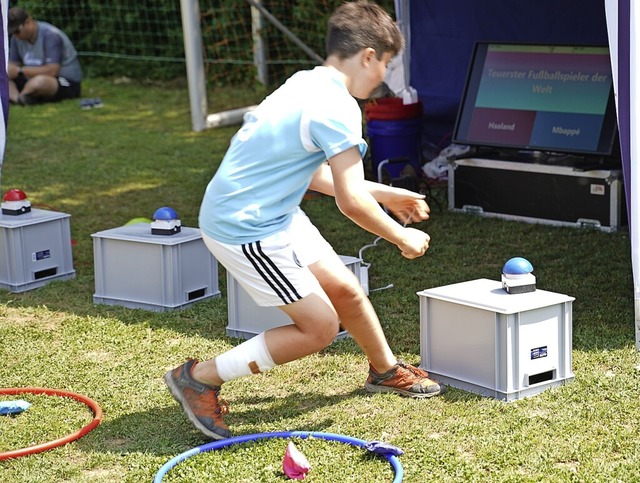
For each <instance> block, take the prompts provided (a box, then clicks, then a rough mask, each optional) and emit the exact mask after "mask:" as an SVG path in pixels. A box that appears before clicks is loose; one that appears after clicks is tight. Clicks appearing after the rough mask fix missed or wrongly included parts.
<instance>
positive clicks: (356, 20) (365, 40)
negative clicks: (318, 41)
mask: <svg viewBox="0 0 640 483" xmlns="http://www.w3.org/2000/svg"><path fill="white" fill-rule="evenodd" d="M403 46H404V38H403V37H402V33H401V32H400V29H398V26H397V25H396V23H395V22H394V20H393V19H392V18H391V16H390V15H389V14H388V13H387V12H385V10H384V9H382V8H381V7H380V6H379V5H376V4H375V3H372V2H369V1H367V0H356V1H353V2H347V3H344V4H342V5H341V6H339V7H338V8H337V9H336V10H335V11H334V12H333V14H332V15H331V17H330V18H329V28H328V31H327V41H326V47H327V56H329V55H336V56H337V57H338V58H339V59H346V58H348V57H351V56H352V55H355V54H357V53H358V52H360V51H361V50H362V49H366V48H368V47H371V48H372V49H374V50H375V51H376V57H377V58H378V59H381V58H382V56H383V54H384V53H385V52H391V54H392V56H393V55H396V54H397V53H398V52H400V50H401V49H402V47H403Z"/></svg>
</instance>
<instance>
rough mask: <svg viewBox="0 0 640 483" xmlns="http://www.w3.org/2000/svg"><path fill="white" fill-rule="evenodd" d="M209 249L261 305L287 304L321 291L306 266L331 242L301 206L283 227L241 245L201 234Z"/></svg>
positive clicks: (330, 251)
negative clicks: (280, 229) (262, 238)
mask: <svg viewBox="0 0 640 483" xmlns="http://www.w3.org/2000/svg"><path fill="white" fill-rule="evenodd" d="M202 239H203V240H204V243H205V245H206V246H207V248H208V249H209V251H210V252H211V253H212V254H213V256H214V257H216V259H217V260H218V262H219V263H221V264H222V265H223V266H224V267H225V268H226V269H227V271H228V272H229V273H230V274H231V275H232V276H233V278H235V279H236V281H237V282H238V283H239V284H240V285H241V286H242V288H244V289H245V290H246V291H247V293H248V294H249V295H250V296H251V298H252V299H253V300H254V302H255V303H256V304H258V305H259V306H261V307H276V306H281V305H287V304H290V303H292V302H296V301H298V300H300V299H303V298H304V297H306V296H307V295H309V294H311V293H319V292H321V291H322V289H321V288H320V284H319V283H318V280H317V279H316V277H315V276H314V275H313V273H311V271H310V270H309V268H308V266H309V265H311V264H313V263H315V262H317V261H319V260H321V259H322V258H324V257H326V256H330V255H335V252H334V250H333V248H332V247H331V245H329V243H328V242H327V241H326V240H325V239H324V237H323V236H322V235H321V234H320V232H319V231H318V229H317V228H316V227H315V226H313V224H312V223H311V220H309V218H308V217H307V215H305V214H304V212H303V211H302V210H301V209H298V211H297V212H296V213H295V214H294V215H293V218H292V220H291V223H290V224H289V226H288V227H287V228H285V229H284V230H282V231H280V232H278V233H276V234H274V235H271V236H269V237H267V238H265V239H264V240H260V241H257V242H253V243H247V244H244V245H229V244H227V243H221V242H219V241H217V240H214V239H212V238H211V237H209V236H207V235H205V234H204V233H203V234H202Z"/></svg>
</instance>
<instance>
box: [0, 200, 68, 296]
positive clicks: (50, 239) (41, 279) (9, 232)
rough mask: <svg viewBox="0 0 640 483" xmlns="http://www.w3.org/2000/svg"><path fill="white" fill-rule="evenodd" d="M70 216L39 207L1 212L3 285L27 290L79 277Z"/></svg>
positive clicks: (0, 270)
mask: <svg viewBox="0 0 640 483" xmlns="http://www.w3.org/2000/svg"><path fill="white" fill-rule="evenodd" d="M70 218H71V215H67V214H66V213H60V212H56V211H48V210H38V209H32V210H31V211H30V212H28V213H24V214H21V215H5V214H0V288H4V289H7V290H10V291H12V292H25V291H27V290H31V289H34V288H37V287H41V286H43V285H45V284H47V283H49V282H51V281H53V280H66V279H70V278H73V277H75V275H76V272H75V270H74V269H73V256H72V253H71V229H70V223H69V220H70Z"/></svg>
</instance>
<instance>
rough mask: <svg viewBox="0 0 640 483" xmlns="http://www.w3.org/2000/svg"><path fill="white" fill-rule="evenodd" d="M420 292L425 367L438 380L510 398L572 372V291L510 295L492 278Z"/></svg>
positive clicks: (550, 384)
mask: <svg viewBox="0 0 640 483" xmlns="http://www.w3.org/2000/svg"><path fill="white" fill-rule="evenodd" d="M418 295H419V297H420V357H421V367H423V368H424V369H426V370H427V371H429V373H430V374H431V375H432V376H433V377H434V379H437V380H439V381H442V382H443V383H445V384H447V385H450V386H453V387H457V388H460V389H464V390H467V391H471V392H474V393H477V394H480V395H483V396H490V397H494V398H497V399H502V400H506V401H512V400H516V399H520V398H523V397H527V396H532V395H534V394H538V393H540V392H542V391H544V390H545V389H547V388H550V387H554V386H558V385H561V384H564V383H566V382H568V381H570V380H572V379H573V378H574V375H573V372H572V371H571V348H572V302H573V300H575V299H574V298H573V297H569V296H567V295H561V294H557V293H553V292H547V291H544V290H539V289H538V290H536V291H535V292H529V293H522V294H508V293H507V292H505V291H504V290H503V289H502V284H501V283H500V282H498V281H493V280H487V279H479V280H473V281H470V282H462V283H456V284H453V285H447V286H444V287H438V288H433V289H429V290H424V291H422V292H418Z"/></svg>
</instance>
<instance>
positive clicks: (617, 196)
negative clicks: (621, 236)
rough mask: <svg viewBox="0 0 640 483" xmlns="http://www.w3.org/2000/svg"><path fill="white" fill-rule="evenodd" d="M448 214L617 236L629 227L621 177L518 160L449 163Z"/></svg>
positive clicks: (612, 171)
mask: <svg viewBox="0 0 640 483" xmlns="http://www.w3.org/2000/svg"><path fill="white" fill-rule="evenodd" d="M448 189H449V191H448V202H449V209H450V210H451V211H459V212H464V213H470V214H476V215H480V216H486V217H497V218H503V219H508V220H519V221H526V222H531V223H543V224H549V225H555V226H578V227H590V228H596V229H599V230H601V231H605V232H615V231H617V230H619V229H620V228H621V227H622V226H625V225H626V223H627V220H626V211H627V210H626V208H625V203H624V187H623V184H622V172H621V170H619V169H603V168H602V167H600V166H599V167H597V168H596V169H591V168H590V167H589V166H587V165H583V166H581V167H579V168H576V167H573V166H562V165H559V164H556V165H554V164H550V163H533V162H530V163H525V162H522V161H520V160H517V159H487V158H473V157H467V158H464V159H458V160H455V161H451V162H450V163H449V173H448Z"/></svg>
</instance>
